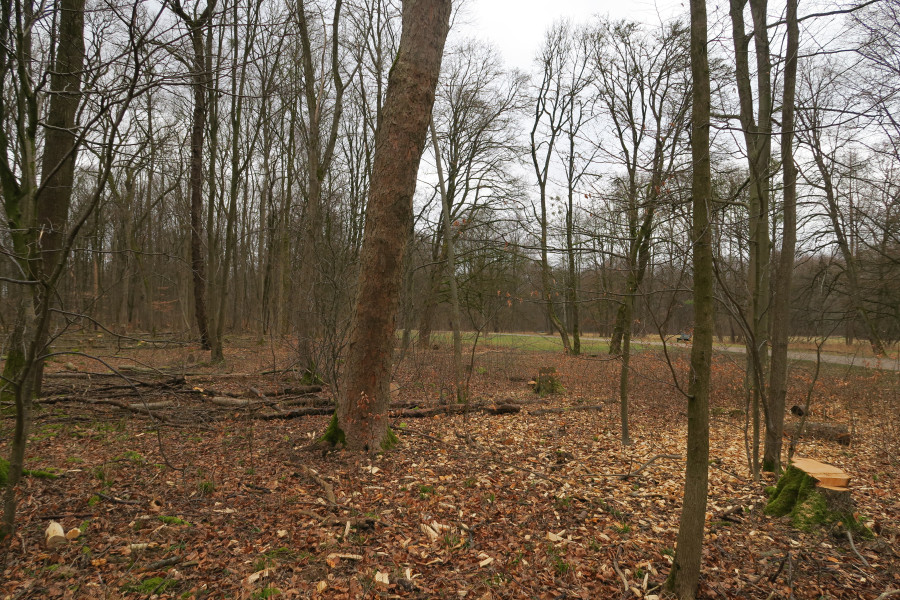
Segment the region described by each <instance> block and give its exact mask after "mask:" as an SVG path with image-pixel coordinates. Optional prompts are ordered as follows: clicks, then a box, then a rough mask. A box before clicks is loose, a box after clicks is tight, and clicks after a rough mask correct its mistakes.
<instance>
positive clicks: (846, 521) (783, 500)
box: [765, 466, 871, 537]
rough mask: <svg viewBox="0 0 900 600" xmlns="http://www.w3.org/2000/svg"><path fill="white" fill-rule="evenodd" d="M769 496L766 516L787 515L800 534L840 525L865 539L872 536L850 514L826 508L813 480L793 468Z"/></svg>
mask: <svg viewBox="0 0 900 600" xmlns="http://www.w3.org/2000/svg"><path fill="white" fill-rule="evenodd" d="M767 491H768V488H767ZM769 496H770V497H769V503H768V504H767V505H766V509H765V513H766V514H767V515H771V516H774V517H783V516H785V515H790V517H791V525H793V526H794V527H796V528H797V529H799V530H801V531H811V530H813V529H815V528H817V527H822V526H826V525H832V524H837V523H840V524H841V525H843V526H844V527H846V528H847V529H850V530H851V531H854V532H856V533H858V534H860V535H862V536H864V537H869V536H871V532H870V531H869V530H868V528H867V527H866V526H865V525H863V524H862V523H861V522H860V521H859V519H857V518H856V517H855V516H854V515H853V514H852V513H851V512H845V511H840V510H832V509H831V508H829V506H828V502H827V501H826V499H825V496H824V495H823V494H822V492H821V491H820V490H819V489H818V488H817V487H816V480H815V479H814V478H812V477H810V476H809V475H807V474H806V473H804V472H803V471H801V470H800V469H798V468H796V467H793V466H792V467H788V469H787V471H785V472H784V475H782V476H781V479H779V480H778V485H777V486H776V487H775V488H774V491H773V492H772V493H771V494H770V495H769Z"/></svg>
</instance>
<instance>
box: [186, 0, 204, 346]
mask: <svg viewBox="0 0 900 600" xmlns="http://www.w3.org/2000/svg"><path fill="white" fill-rule="evenodd" d="M210 13H211V8H210V6H207V8H206V10H205V11H204V12H203V14H202V15H201V16H200V17H199V18H198V19H197V20H194V19H191V18H189V17H188V16H187V14H186V13H184V12H181V13H180V16H181V18H182V19H183V20H184V21H185V23H186V24H187V26H188V27H189V28H190V35H191V44H192V47H193V50H194V74H193V78H192V79H193V81H192V83H191V85H192V87H193V88H194V89H193V91H194V111H193V114H192V115H191V174H190V190H191V277H192V283H193V290H194V319H195V320H196V322H197V329H198V330H199V333H200V345H201V347H202V348H203V349H204V350H210V349H212V346H211V344H210V337H209V319H208V318H207V315H206V262H205V260H204V256H203V135H204V131H205V129H206V110H207V106H206V105H207V98H208V95H207V85H208V80H209V74H208V73H207V72H206V68H207V64H206V49H205V46H204V43H203V42H204V34H203V30H204V27H205V26H206V22H207V20H208V19H209V15H210Z"/></svg>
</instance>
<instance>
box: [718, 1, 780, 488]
mask: <svg viewBox="0 0 900 600" xmlns="http://www.w3.org/2000/svg"><path fill="white" fill-rule="evenodd" d="M748 2H749V4H750V15H751V19H752V21H753V23H752V25H753V27H752V28H751V30H750V32H747V29H746V25H745V23H744V9H745V7H746V6H747V4H748ZM767 10H768V2H767V0H731V6H730V15H731V31H732V39H733V42H734V54H735V79H736V83H737V91H738V99H739V102H740V113H739V120H740V124H741V131H742V132H743V134H744V145H745V146H746V149H747V165H748V168H749V171H750V184H749V186H748V195H749V202H748V206H749V212H750V214H749V221H750V261H749V263H748V270H749V273H748V275H747V288H748V291H749V294H750V298H749V306H748V307H747V308H748V312H747V317H746V318H745V319H744V328H745V333H746V334H747V335H746V338H747V395H748V405H749V407H750V418H751V420H752V423H753V442H752V451H751V467H752V471H753V474H754V477H758V476H759V468H760V464H759V441H760V421H759V416H760V409H762V410H764V411H768V404H767V401H766V389H765V371H766V368H767V366H768V348H769V339H768V337H769V336H768V332H769V314H770V313H769V283H770V281H769V280H770V277H769V258H770V256H771V247H770V242H769V176H770V169H771V166H772V165H771V159H772V111H773V108H774V107H773V102H772V63H771V58H770V56H769V29H768V25H767V19H766V16H767ZM751 42H753V44H754V54H755V56H756V95H757V100H756V106H755V110H754V99H753V92H754V86H753V82H752V78H751V71H750V62H749V55H750V43H751ZM781 417H782V419H783V418H784V415H782V416H781Z"/></svg>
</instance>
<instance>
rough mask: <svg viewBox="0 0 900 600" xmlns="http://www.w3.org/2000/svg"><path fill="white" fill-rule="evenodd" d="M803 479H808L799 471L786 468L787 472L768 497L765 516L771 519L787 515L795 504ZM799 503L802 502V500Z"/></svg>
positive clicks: (793, 468) (794, 468)
mask: <svg viewBox="0 0 900 600" xmlns="http://www.w3.org/2000/svg"><path fill="white" fill-rule="evenodd" d="M804 479H810V478H809V477H807V475H806V473H804V472H803V471H801V470H800V469H798V468H796V467H788V470H787V471H785V472H784V475H782V476H781V479H779V480H778V485H777V486H775V492H774V493H773V494H771V495H770V497H769V503H768V504H766V514H767V515H770V516H773V517H783V516H784V515H786V514H789V513H790V512H791V510H793V508H794V505H796V504H797V501H798V498H797V496H798V493H799V491H800V487H801V485H802V483H803V480H804ZM800 501H801V502H802V499H800Z"/></svg>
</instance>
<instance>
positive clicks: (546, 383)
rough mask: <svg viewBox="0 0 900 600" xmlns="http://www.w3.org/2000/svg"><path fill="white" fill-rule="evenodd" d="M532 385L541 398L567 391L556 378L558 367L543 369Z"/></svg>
mask: <svg viewBox="0 0 900 600" xmlns="http://www.w3.org/2000/svg"><path fill="white" fill-rule="evenodd" d="M530 383H531V387H532V389H533V390H534V391H535V392H536V393H538V394H540V395H541V396H545V395H547V394H556V393H558V392H562V391H563V390H564V389H565V388H563V386H562V384H561V383H560V382H559V379H557V378H556V367H541V368H540V369H538V376H537V378H536V379H535V380H534V381H531V382H530Z"/></svg>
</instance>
